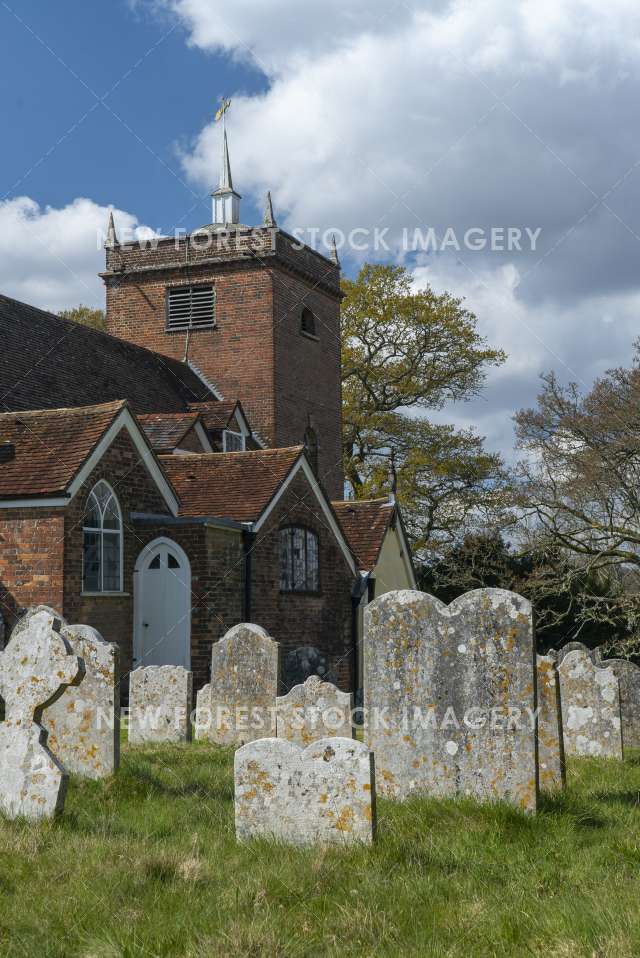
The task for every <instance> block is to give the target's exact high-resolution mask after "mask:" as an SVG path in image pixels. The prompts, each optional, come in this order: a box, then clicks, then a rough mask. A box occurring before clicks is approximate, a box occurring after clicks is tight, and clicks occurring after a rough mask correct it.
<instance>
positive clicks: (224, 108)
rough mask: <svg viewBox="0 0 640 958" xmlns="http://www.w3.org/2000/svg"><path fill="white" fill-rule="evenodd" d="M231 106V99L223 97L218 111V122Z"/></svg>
mask: <svg viewBox="0 0 640 958" xmlns="http://www.w3.org/2000/svg"><path fill="white" fill-rule="evenodd" d="M230 106H231V100H227V99H225V97H222V98H221V100H220V106H219V107H218V109H217V111H216V123H217V122H218V120H221V119H222V118H223V116H224V115H225V113H226V112H227V110H228V109H229V107H230Z"/></svg>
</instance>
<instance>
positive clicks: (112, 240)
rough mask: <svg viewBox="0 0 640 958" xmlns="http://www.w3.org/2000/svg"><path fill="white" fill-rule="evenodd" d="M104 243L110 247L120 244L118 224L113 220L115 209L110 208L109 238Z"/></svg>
mask: <svg viewBox="0 0 640 958" xmlns="http://www.w3.org/2000/svg"><path fill="white" fill-rule="evenodd" d="M104 245H105V246H108V247H114V246H120V243H119V242H118V234H117V233H116V224H115V223H114V222H113V210H109V222H108V224H107V240H106V242H105V244H104Z"/></svg>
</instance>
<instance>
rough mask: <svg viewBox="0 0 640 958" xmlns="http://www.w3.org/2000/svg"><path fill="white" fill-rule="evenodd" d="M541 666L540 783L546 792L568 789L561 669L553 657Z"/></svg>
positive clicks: (542, 660) (543, 660) (539, 659)
mask: <svg viewBox="0 0 640 958" xmlns="http://www.w3.org/2000/svg"><path fill="white" fill-rule="evenodd" d="M537 664H538V676H537V678H538V781H539V785H540V788H541V789H543V790H544V791H556V790H558V789H562V788H564V786H565V763H564V740H563V736H562V710H561V707H560V679H559V676H558V667H557V665H556V662H555V660H554V659H553V658H552V657H551V656H550V655H539V656H538V657H537Z"/></svg>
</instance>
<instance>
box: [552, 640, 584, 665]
mask: <svg viewBox="0 0 640 958" xmlns="http://www.w3.org/2000/svg"><path fill="white" fill-rule="evenodd" d="M570 652H585V653H586V654H587V655H588V656H590V657H591V658H593V653H592V650H591V649H590V648H589V647H588V646H586V645H585V644H584V642H567V643H566V645H563V646H562V648H561V649H551V650H550V651H549V653H548V654H549V655H550V656H552V658H554V659H555V660H556V662H557V663H558V666H560V664H561V662H562V660H563V659H564V658H566V656H567V655H569V653H570Z"/></svg>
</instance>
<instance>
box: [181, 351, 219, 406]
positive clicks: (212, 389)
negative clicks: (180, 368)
mask: <svg viewBox="0 0 640 958" xmlns="http://www.w3.org/2000/svg"><path fill="white" fill-rule="evenodd" d="M187 366H188V367H189V369H190V370H191V371H192V372H194V373H195V374H196V376H197V377H198V379H199V380H200V381H201V382H202V383H204V385H205V386H206V387H207V389H208V390H209V392H210V393H212V395H214V396H215V398H216V399H218V400H222V399H224V396H223V395H222V393H221V392H220V390H219V389H218V387H217V386H216V385H215V383H212V382H211V380H210V379H207V377H206V376H205V374H204V373H203V372H202V371H201V370H200V369H198V367H197V366H196V364H195V363H192V362H191V360H190V359H187Z"/></svg>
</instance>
